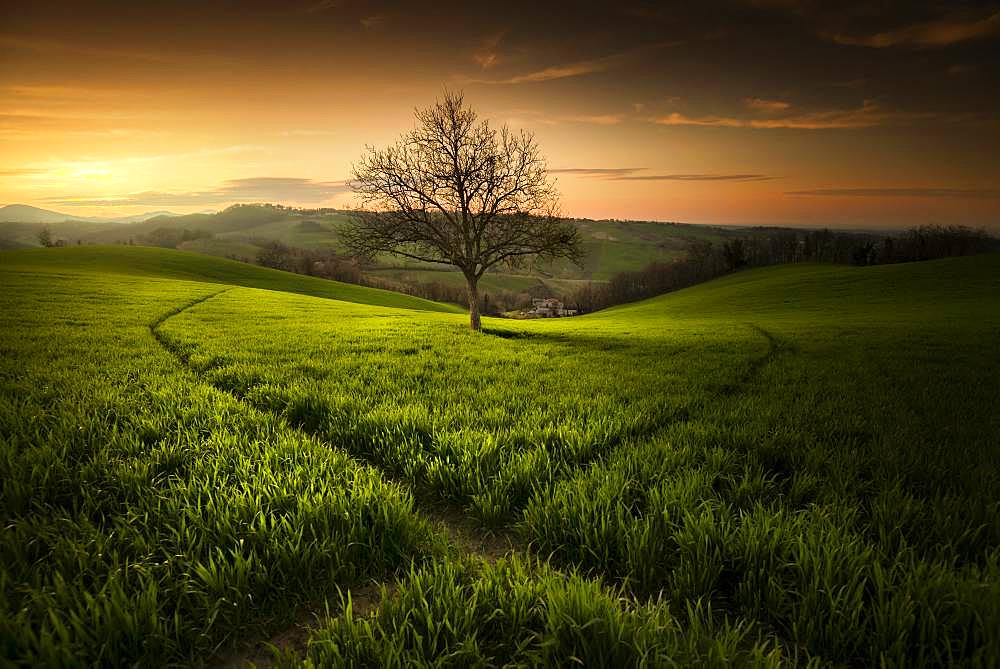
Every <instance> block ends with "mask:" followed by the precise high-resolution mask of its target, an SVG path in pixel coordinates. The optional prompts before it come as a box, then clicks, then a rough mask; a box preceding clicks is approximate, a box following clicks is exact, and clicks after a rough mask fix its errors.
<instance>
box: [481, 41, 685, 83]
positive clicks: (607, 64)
mask: <svg viewBox="0 0 1000 669" xmlns="http://www.w3.org/2000/svg"><path fill="white" fill-rule="evenodd" d="M676 44H678V42H661V43H657V44H652V45H646V46H641V47H637V48H634V49H629V50H627V51H622V52H620V53H614V54H611V55H609V56H602V57H600V58H590V59H586V60H578V61H575V62H572V63H564V64H562V65H552V66H550V67H546V68H542V69H540V70H534V71H532V72H527V73H525V74H518V75H515V76H512V77H508V78H506V79H464V80H462V83H465V84H489V85H511V84H529V83H539V82H543V81H553V80H555V79H569V78H572V77H582V76H584V75H588V74H598V73H600V72H607V71H608V70H613V69H615V68H618V67H621V66H623V65H625V64H627V63H629V62H630V61H632V60H633V59H635V58H636V57H637V56H639V55H641V54H642V53H644V52H647V51H649V50H651V49H659V48H664V47H668V46H674V45H676Z"/></svg>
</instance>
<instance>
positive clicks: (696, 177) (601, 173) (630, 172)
mask: <svg viewBox="0 0 1000 669" xmlns="http://www.w3.org/2000/svg"><path fill="white" fill-rule="evenodd" d="M648 170H649V168H648V167H565V168H561V169H555V170H549V172H551V173H553V174H574V175H577V176H584V177H593V178H595V179H601V180H603V181H768V180H770V179H774V178H775V177H772V176H769V175H767V174H640V173H641V172H646V171H648Z"/></svg>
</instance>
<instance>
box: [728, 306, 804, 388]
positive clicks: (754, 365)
mask: <svg viewBox="0 0 1000 669" xmlns="http://www.w3.org/2000/svg"><path fill="white" fill-rule="evenodd" d="M747 326H748V327H749V328H750V329H751V330H753V331H754V332H756V333H757V334H759V335H761V336H763V337H764V339H766V340H767V351H766V352H765V353H764V354H763V355H761V356H758V357H756V358H753V359H751V360H750V364H749V365H748V367H747V369H746V371H744V372H743V373H742V374H740V375H739V376H738V377H736V378H735V379H733V380H732V381H731V382H729V383H726V384H723V385H722V386H721V387H720V388H719V390H718V391H716V392H715V393H714V395H715V397H717V398H729V397H732V396H734V395H736V394H738V393H740V392H743V391H744V390H746V387H747V386H748V385H750V384H751V383H752V382H753V381H754V379H755V378H756V377H757V376H759V375H760V373H761V371H762V370H763V369H764V368H765V367H767V366H768V365H769V364H771V363H772V362H774V361H775V360H776V359H777V358H778V357H779V356H781V355H784V354H786V353H791V352H793V351H794V350H795V347H794V346H793V345H792V344H791V343H789V342H785V341H782V340H781V339H779V338H778V337H776V336H774V334H773V333H771V332H769V331H768V330H765V329H764V328H762V327H760V326H759V325H757V324H755V323H748V324H747Z"/></svg>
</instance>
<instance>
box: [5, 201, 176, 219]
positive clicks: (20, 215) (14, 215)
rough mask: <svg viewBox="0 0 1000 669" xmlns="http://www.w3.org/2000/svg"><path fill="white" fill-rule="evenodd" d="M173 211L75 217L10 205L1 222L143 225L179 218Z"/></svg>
mask: <svg viewBox="0 0 1000 669" xmlns="http://www.w3.org/2000/svg"><path fill="white" fill-rule="evenodd" d="M179 215H180V214H175V213H174V212H172V211H148V212H146V213H144V214H133V215H131V216H116V217H110V218H109V217H102V216H73V215H71V214H63V213H61V212H58V211H52V210H51V209H40V208H38V207H32V206H30V205H27V204H8V205H7V206H5V207H0V222H4V223H62V222H64V221H86V222H88V223H141V222H143V221H145V220H148V219H150V218H156V217H158V216H163V217H172V216H179Z"/></svg>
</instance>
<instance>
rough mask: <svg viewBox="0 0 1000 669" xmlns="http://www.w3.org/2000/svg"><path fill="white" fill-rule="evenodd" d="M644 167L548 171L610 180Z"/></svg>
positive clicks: (565, 168)
mask: <svg viewBox="0 0 1000 669" xmlns="http://www.w3.org/2000/svg"><path fill="white" fill-rule="evenodd" d="M645 169H647V168H645V167H563V168H559V169H554V170H549V172H550V173H552V174H578V175H580V176H587V177H602V178H605V179H612V178H615V177H622V176H626V175H629V174H634V173H636V172H641V171H642V170H645Z"/></svg>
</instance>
